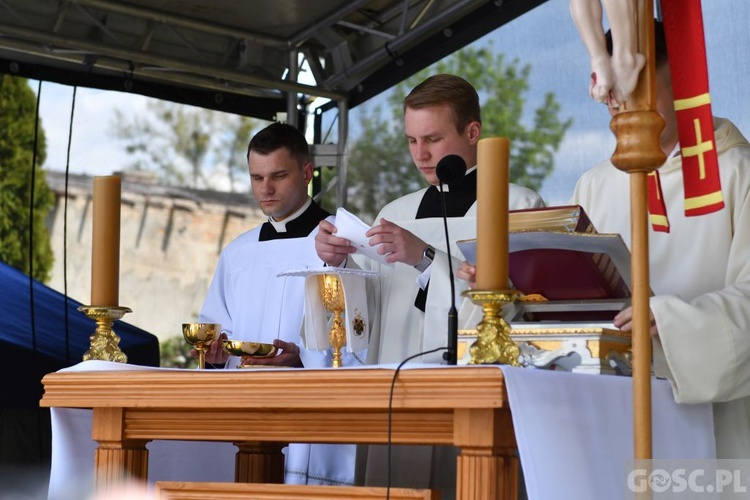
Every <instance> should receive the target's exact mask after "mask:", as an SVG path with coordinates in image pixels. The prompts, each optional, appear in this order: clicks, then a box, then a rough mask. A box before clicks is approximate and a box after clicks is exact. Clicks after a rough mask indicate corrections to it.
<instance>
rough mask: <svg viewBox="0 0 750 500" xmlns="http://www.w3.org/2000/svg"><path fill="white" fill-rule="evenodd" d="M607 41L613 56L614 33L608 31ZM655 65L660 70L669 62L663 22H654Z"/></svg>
mask: <svg viewBox="0 0 750 500" xmlns="http://www.w3.org/2000/svg"><path fill="white" fill-rule="evenodd" d="M604 36H605V39H606V40H607V52H608V53H609V55H610V56H611V55H612V32H611V30H607V33H606V34H605V35H604ZM654 56H655V61H654V65H655V66H656V67H657V68H660V67H661V66H662V65H664V64H667V63H668V62H669V58H668V57H667V38H666V36H665V35H664V24H662V22H661V21H657V20H654Z"/></svg>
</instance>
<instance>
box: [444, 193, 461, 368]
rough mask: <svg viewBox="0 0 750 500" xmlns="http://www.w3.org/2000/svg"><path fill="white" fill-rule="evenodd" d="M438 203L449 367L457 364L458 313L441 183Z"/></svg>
mask: <svg viewBox="0 0 750 500" xmlns="http://www.w3.org/2000/svg"><path fill="white" fill-rule="evenodd" d="M440 201H441V202H442V205H443V227H444V228H445V248H446V251H447V252H448V277H449V279H450V282H451V307H450V309H449V310H448V350H447V351H446V352H444V353H443V359H444V360H445V361H447V362H448V364H449V365H456V364H458V311H457V310H456V284H455V280H454V279H453V261H452V259H451V252H450V249H451V243H450V238H448V209H447V208H446V206H445V193H444V192H443V181H440Z"/></svg>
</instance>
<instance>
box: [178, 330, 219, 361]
mask: <svg viewBox="0 0 750 500" xmlns="http://www.w3.org/2000/svg"><path fill="white" fill-rule="evenodd" d="M220 332H221V325H219V324H217V323H183V324H182V336H183V337H185V342H187V343H188V344H190V345H191V346H193V347H195V350H196V351H198V369H199V370H203V369H205V368H206V351H207V350H208V346H209V345H211V342H213V341H214V340H216V339H217V338H218V337H219V333H220Z"/></svg>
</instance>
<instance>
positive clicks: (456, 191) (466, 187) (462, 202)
mask: <svg viewBox="0 0 750 500" xmlns="http://www.w3.org/2000/svg"><path fill="white" fill-rule="evenodd" d="M443 187H445V186H443ZM441 196H444V197H445V205H446V212H447V213H448V217H463V216H464V215H466V212H467V211H468V210H469V208H471V206H472V205H473V204H474V202H475V201H477V169H476V168H474V169H472V170H471V171H468V172H467V173H466V175H465V176H464V178H463V179H461V182H458V183H456V184H453V186H451V189H450V191H447V192H444V193H443V194H442V195H441V194H440V188H438V187H437V186H430V187H429V188H427V191H425V194H424V196H423V197H422V201H421V203H420V204H419V208H418V209H417V217H416V218H417V219H426V218H428V217H442V216H443V204H442V201H441V200H440V197H441Z"/></svg>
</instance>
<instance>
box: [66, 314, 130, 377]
mask: <svg viewBox="0 0 750 500" xmlns="http://www.w3.org/2000/svg"><path fill="white" fill-rule="evenodd" d="M78 310H79V311H81V312H83V313H84V314H85V315H86V316H88V317H89V318H91V319H93V320H94V321H96V330H95V331H94V334H93V335H92V336H91V337H89V339H90V341H91V344H90V347H89V350H88V351H86V352H85V353H84V354H83V360H84V361H89V360H92V359H98V360H101V361H116V362H118V363H127V362H128V357H127V356H126V355H125V353H124V352H122V351H121V350H120V345H119V344H120V337H119V336H118V335H117V334H116V333H115V332H114V331H113V330H112V324H113V323H114V322H115V321H116V320H118V319H120V318H122V317H123V316H124V315H125V313H129V312H133V311H132V310H131V309H130V308H129V307H104V306H80V307H79V308H78Z"/></svg>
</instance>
